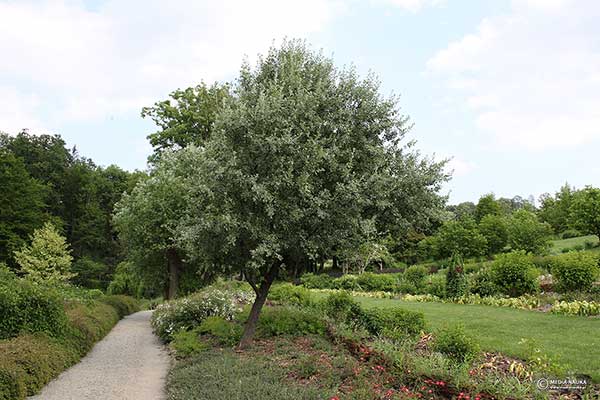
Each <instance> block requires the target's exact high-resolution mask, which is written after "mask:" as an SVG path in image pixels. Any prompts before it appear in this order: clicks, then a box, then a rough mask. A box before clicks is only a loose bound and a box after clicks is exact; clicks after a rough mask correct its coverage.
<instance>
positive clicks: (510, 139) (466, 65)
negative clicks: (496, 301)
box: [0, 0, 600, 203]
mask: <svg viewBox="0 0 600 400" xmlns="http://www.w3.org/2000/svg"><path fill="white" fill-rule="evenodd" d="M598 20H600V2H599V1H597V0H479V1H473V0H362V1H358V0H303V1H284V0H265V1H243V0H221V1H218V2H217V1H200V0H171V1H169V2H165V1H158V0H93V1H92V0H87V1H86V0H79V1H66V0H47V1H45V0H41V1H29V0H18V1H10V0H9V1H5V0H0V55H1V59H0V131H4V132H8V133H9V134H16V133H17V132H18V131H20V130H21V129H24V128H27V129H29V131H30V132H31V133H34V134H41V133H52V134H60V135H61V136H62V137H63V138H64V139H65V141H66V142H67V144H68V146H69V147H72V146H76V147H77V149H78V150H79V152H80V154H82V155H84V156H86V157H89V158H92V159H93V160H94V161H95V162H96V163H97V164H100V165H109V164H117V165H119V166H121V167H122V168H125V169H128V170H133V169H144V168H145V165H146V158H147V156H148V155H149V154H150V152H151V147H150V145H149V144H148V142H147V139H146V136H147V135H148V134H150V133H152V132H154V131H155V130H156V127H155V126H154V125H153V124H152V122H151V121H148V120H144V119H142V118H141V116H140V111H141V108H142V107H144V106H149V105H152V104H153V103H154V102H156V101H159V100H163V99H165V98H167V97H168V94H169V93H170V92H172V91H173V90H175V89H177V88H185V87H189V86H193V85H196V84H198V83H200V82H201V81H204V82H207V83H211V82H214V81H222V82H223V81H231V80H233V79H235V77H236V75H237V73H238V72H239V68H240V65H241V63H242V62H243V60H245V59H246V60H248V61H249V62H251V63H252V62H253V61H254V60H256V57H257V55H258V54H261V53H262V54H264V53H265V52H266V51H267V50H268V48H269V47H270V46H272V45H273V44H275V45H277V44H278V43H280V42H281V40H282V39H283V38H285V37H287V38H300V39H305V40H306V41H307V42H308V43H310V45H311V46H312V47H313V48H314V49H315V50H322V51H323V52H324V54H325V55H327V56H330V57H332V58H333V59H334V61H335V62H336V64H337V65H339V66H340V67H343V66H348V65H354V66H355V67H356V68H357V70H358V71H359V72H360V73H361V74H363V75H366V74H367V73H369V72H372V73H374V74H376V75H377V76H378V77H379V78H380V80H381V84H382V92H383V93H384V94H385V95H389V94H396V95H400V106H401V108H402V111H403V112H404V113H405V114H407V115H408V116H410V118H411V120H412V122H413V123H414V128H413V129H412V130H411V132H410V134H409V139H414V140H416V141H417V147H418V148H419V149H420V151H421V152H422V154H424V155H427V156H431V157H435V158H436V159H438V160H439V159H445V158H449V159H450V161H449V164H448V168H449V169H450V170H452V171H453V178H452V180H451V181H450V182H449V183H448V184H447V185H446V186H445V188H444V193H447V194H449V197H450V203H458V202H462V201H477V199H478V198H479V197H480V196H481V195H482V194H485V193H490V192H492V193H495V194H496V195H497V196H501V197H513V196H515V195H520V196H522V197H525V198H527V197H529V196H530V195H533V196H534V197H535V198H537V197H538V196H539V195H540V194H542V193H545V192H550V193H553V192H555V191H557V190H558V189H559V187H560V186H561V185H563V184H564V183H565V182H568V183H569V184H571V185H574V186H576V187H583V186H585V185H593V186H600V162H598V158H599V156H600V25H599V24H597V21H598Z"/></svg>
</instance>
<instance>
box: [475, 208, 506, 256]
mask: <svg viewBox="0 0 600 400" xmlns="http://www.w3.org/2000/svg"><path fill="white" fill-rule="evenodd" d="M479 232H480V233H481V234H482V235H483V237H485V240H486V243H487V253H488V254H489V255H491V254H497V253H500V252H501V251H502V249H504V247H505V246H506V245H507V244H508V227H507V225H506V218H505V217H503V216H500V215H492V214H489V215H486V216H485V217H483V218H482V219H481V221H480V222H479Z"/></svg>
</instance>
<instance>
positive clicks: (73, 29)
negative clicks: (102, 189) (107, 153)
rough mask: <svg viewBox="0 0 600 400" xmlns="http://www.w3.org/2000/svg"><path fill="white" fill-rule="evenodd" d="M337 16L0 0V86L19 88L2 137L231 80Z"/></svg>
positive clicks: (238, 3)
mask: <svg viewBox="0 0 600 400" xmlns="http://www.w3.org/2000/svg"><path fill="white" fill-rule="evenodd" d="M340 10H343V7H342V6H341V5H340V4H339V3H337V2H336V1H335V0H305V1H303V2H292V1H289V2H287V1H277V0H264V1H257V2H249V1H243V0H225V1H220V2H209V1H204V2H199V1H193V0H179V1H171V2H169V3H168V4H167V3H165V2H162V1H159V0H146V1H142V0H136V1H127V2H124V1H119V0H109V1H106V2H104V3H102V5H101V6H100V7H99V8H98V9H95V10H93V11H90V10H88V9H86V7H85V5H84V3H83V2H81V1H67V0H63V1H60V0H45V1H41V2H38V1H36V2H33V1H18V2H16V1H14V2H0V54H2V55H3V57H2V62H1V63H0V82H2V81H10V82H11V83H12V82H14V83H15V84H14V85H12V86H14V87H18V88H19V91H15V89H14V88H13V89H11V95H10V96H8V95H6V96H2V102H3V103H11V105H10V108H9V109H10V110H12V114H13V116H12V118H10V119H4V118H3V119H0V130H14V127H15V126H16V127H23V126H29V127H32V126H33V125H36V126H37V125H40V126H41V125H47V126H48V127H52V126H53V125H56V124H60V123H62V122H64V121H67V120H69V121H72V120H93V119H97V118H106V117H107V116H110V115H113V114H121V113H126V112H131V111H136V112H137V111H139V110H140V108H141V107H142V106H143V105H148V104H151V103H152V102H154V101H156V100H158V99H161V98H163V97H164V96H166V94H167V93H168V92H170V91H172V90H174V89H176V88H178V87H187V86H189V85H193V84H196V83H199V82H200V80H204V81H206V82H211V81H214V80H226V79H228V78H229V77H231V76H232V74H234V73H235V72H236V71H237V70H238V68H239V66H240V63H241V61H242V59H243V56H244V55H246V54H247V55H249V56H255V55H256V54H257V53H259V52H265V51H266V50H267V49H268V47H269V46H270V45H271V44H272V43H273V41H274V40H275V41H279V40H280V39H281V38H283V37H284V36H288V37H305V36H306V35H309V34H311V33H314V32H318V31H320V30H321V29H323V28H324V27H325V26H326V25H327V24H328V23H329V22H330V21H331V20H332V19H333V18H334V17H335V16H336V15H337V14H338V13H339V12H341V11H340ZM0 90H3V89H2V88H0ZM7 91H8V89H7V88H5V89H4V91H3V92H0V95H2V94H4V92H7ZM36 107H40V108H43V109H44V110H45V111H47V114H48V115H47V117H46V119H45V120H44V121H38V120H36V119H35V118H34V117H33V115H34V111H35V109H36ZM4 113H6V114H8V112H3V114H1V115H0V117H2V116H3V115H4ZM9 120H10V121H13V122H10V124H9V123H8V122H7V121H9Z"/></svg>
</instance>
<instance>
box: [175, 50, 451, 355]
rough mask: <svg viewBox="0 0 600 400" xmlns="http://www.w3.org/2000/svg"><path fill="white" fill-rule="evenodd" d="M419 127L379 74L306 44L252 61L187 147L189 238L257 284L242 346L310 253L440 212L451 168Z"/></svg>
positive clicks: (187, 242)
mask: <svg viewBox="0 0 600 400" xmlns="http://www.w3.org/2000/svg"><path fill="white" fill-rule="evenodd" d="M410 126H411V125H410V124H409V121H408V119H407V118H406V117H405V116H403V115H402V114H400V112H399V109H398V102H397V98H395V97H390V98H384V97H383V96H382V95H381V94H380V93H379V84H378V81H377V80H376V79H374V78H373V77H368V78H366V79H364V80H362V79H360V78H359V77H358V76H357V74H356V73H355V72H354V70H338V69H336V68H335V67H334V65H333V63H332V62H331V60H329V59H327V58H325V57H323V56H322V55H320V54H316V53H314V52H311V51H310V50H309V49H307V48H306V47H305V45H304V44H302V43H299V42H286V43H284V45H283V46H282V47H281V48H279V49H271V50H270V51H269V53H268V54H267V55H266V56H264V57H260V58H259V61H258V65H257V66H256V68H252V67H250V66H249V65H244V66H243V67H242V69H241V72H240V76H239V78H238V79H237V81H236V83H235V85H233V86H232V91H231V96H230V97H228V98H227V99H226V100H225V102H224V105H223V110H222V111H221V112H220V113H219V114H218V116H217V118H216V120H215V125H214V130H213V132H212V134H211V135H210V136H209V137H208V139H207V140H206V141H205V142H204V143H203V146H202V147H195V146H190V147H188V148H186V149H184V150H182V151H179V152H178V153H177V154H176V157H177V158H179V159H181V160H182V161H180V162H181V163H182V165H188V166H190V167H191V168H192V169H193V170H192V171H191V173H190V174H189V180H187V181H186V187H187V190H185V193H186V194H187V196H189V198H188V200H187V202H186V204H187V207H188V210H187V213H186V215H185V216H184V218H183V219H182V224H181V225H180V228H179V233H178V236H179V239H178V242H179V243H181V246H182V247H184V249H185V250H186V252H187V254H189V255H190V256H191V257H195V258H197V259H199V260H200V261H201V262H200V264H199V265H201V266H202V271H204V272H212V273H214V272H218V273H225V274H228V273H233V272H241V273H242V274H243V275H244V277H245V279H246V280H247V281H248V282H249V283H250V285H251V286H252V288H253V289H254V291H255V292H256V300H255V302H254V304H253V306H252V309H251V311H250V315H249V318H248V320H247V322H246V325H245V329H244V334H243V337H242V340H241V342H240V346H241V347H246V346H248V345H249V344H250V343H251V340H252V337H253V334H254V331H255V329H256V322H257V319H258V316H259V314H260V311H261V309H262V306H263V304H264V302H265V300H266V298H267V294H268V292H269V288H270V287H271V284H272V283H273V281H274V280H275V278H276V277H277V276H278V274H279V273H281V272H282V271H283V270H284V269H289V268H292V266H293V265H295V264H296V261H297V260H298V259H302V258H308V259H311V260H317V259H319V258H321V257H322V256H323V255H332V254H335V253H336V252H339V251H343V250H345V249H348V248H351V247H356V246H358V245H360V244H361V243H363V242H364V241H365V240H366V239H372V238H373V237H376V236H377V235H383V234H386V233H387V231H390V230H391V229H392V228H394V229H395V230H397V231H407V230H408V229H410V228H412V227H414V226H417V227H419V226H423V225H427V224H428V223H430V222H431V220H432V219H433V218H435V217H436V214H437V212H438V211H439V210H438V209H439V208H440V207H441V206H443V203H444V198H442V197H440V196H439V195H438V191H439V189H440V185H441V183H442V182H443V181H444V180H445V179H446V178H447V177H446V175H445V174H444V173H443V163H435V162H433V161H432V160H429V159H423V158H422V157H420V156H419V155H418V153H417V152H416V151H414V150H413V148H412V147H411V146H409V145H408V146H407V145H404V144H403V142H402V140H403V138H404V136H405V134H406V132H407V130H408V129H409V128H410Z"/></svg>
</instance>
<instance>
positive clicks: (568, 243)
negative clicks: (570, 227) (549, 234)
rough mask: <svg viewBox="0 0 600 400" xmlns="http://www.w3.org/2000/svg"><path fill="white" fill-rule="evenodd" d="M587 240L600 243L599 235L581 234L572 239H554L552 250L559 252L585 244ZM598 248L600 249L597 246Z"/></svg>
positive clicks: (555, 252)
mask: <svg viewBox="0 0 600 400" xmlns="http://www.w3.org/2000/svg"><path fill="white" fill-rule="evenodd" d="M585 242H593V243H596V244H597V243H598V236H595V235H588V236H579V237H574V238H570V239H561V240H553V241H552V247H551V248H550V252H551V253H553V254H559V253H560V252H561V251H562V249H572V248H573V247H575V246H585ZM596 249H600V248H598V247H596Z"/></svg>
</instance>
